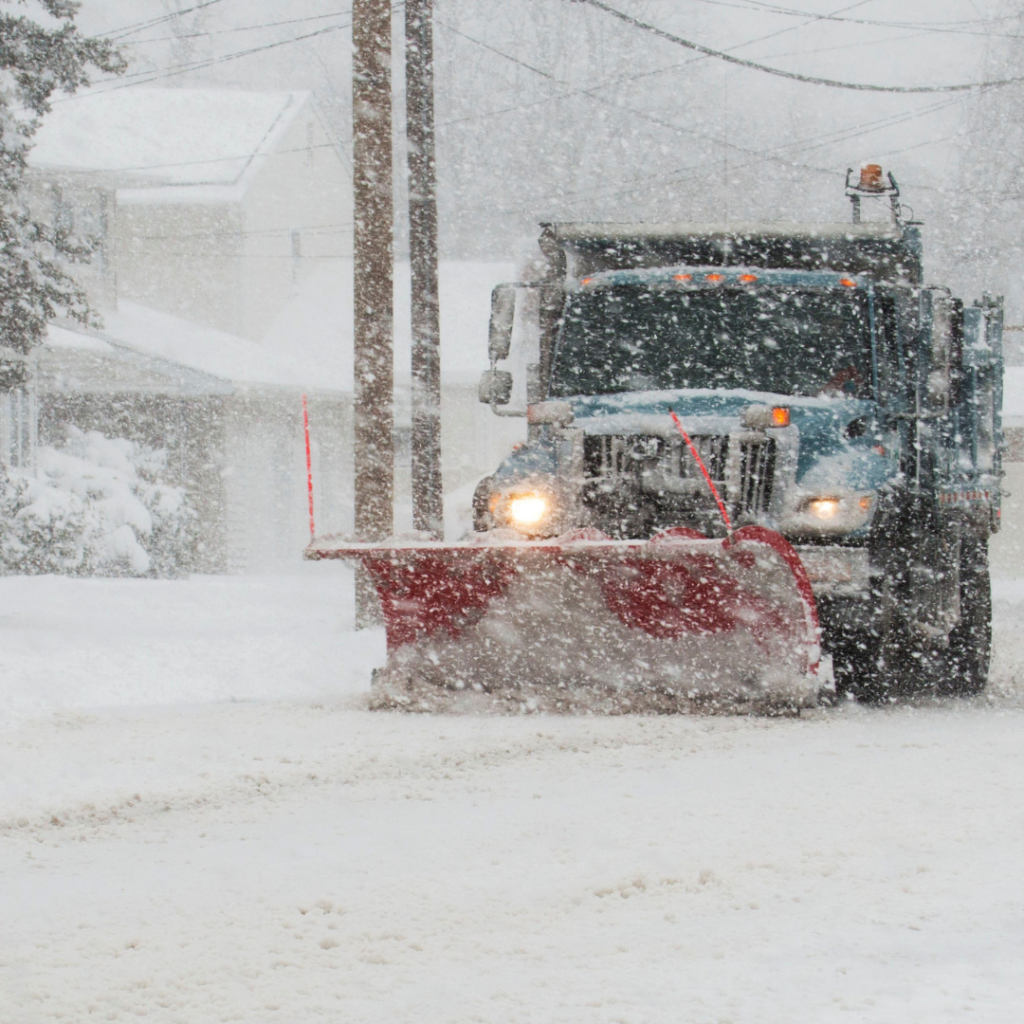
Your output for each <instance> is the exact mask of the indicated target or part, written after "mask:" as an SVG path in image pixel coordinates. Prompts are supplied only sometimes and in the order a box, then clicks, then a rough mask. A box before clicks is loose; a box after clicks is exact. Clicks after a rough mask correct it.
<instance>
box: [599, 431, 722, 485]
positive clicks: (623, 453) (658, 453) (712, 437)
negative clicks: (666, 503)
mask: <svg viewBox="0 0 1024 1024" xmlns="http://www.w3.org/2000/svg"><path fill="white" fill-rule="evenodd" d="M691 440H692V441H693V445H694V447H695V448H696V449H697V451H698V452H699V453H700V457H701V459H702V460H703V462H704V465H705V466H707V469H708V473H710V474H711V479H712V480H714V482H715V486H716V487H718V488H719V490H721V489H723V488H724V487H725V478H726V468H727V466H728V462H729V438H728V436H727V435H717V434H704V435H701V434H698V435H695V436H694V437H692V438H691ZM583 465H584V474H585V476H586V477H587V478H588V479H591V480H601V479H604V480H608V479H615V478H617V477H622V476H644V477H647V478H651V477H652V475H654V476H656V478H657V480H658V481H660V482H661V483H663V484H664V485H666V486H667V488H668V489H669V490H675V489H676V488H674V487H673V486H672V484H673V483H674V482H675V483H683V482H689V481H693V482H698V481H699V483H700V488H703V487H706V484H705V483H704V478H703V474H702V473H701V471H700V467H699V466H698V465H697V463H696V461H695V460H694V458H693V455H692V454H691V453H690V451H689V449H688V448H687V447H686V445H685V444H684V443H683V440H682V438H678V439H676V438H664V437H656V436H651V435H644V434H625V435H587V436H586V437H584V439H583ZM700 488H695V489H696V490H699V489H700ZM685 490H690V488H685Z"/></svg>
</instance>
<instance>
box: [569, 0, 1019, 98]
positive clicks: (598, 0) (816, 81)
mask: <svg viewBox="0 0 1024 1024" xmlns="http://www.w3.org/2000/svg"><path fill="white" fill-rule="evenodd" d="M577 2H578V3H584V4H589V5H590V6H591V7H596V8H597V9H598V10H599V11H604V12H605V13H606V14H610V15H611V16H612V17H613V18H618V19H619V21H623V22H625V23H626V24H627V25H632V26H633V27H634V28H639V29H642V30H643V31H645V32H650V33H651V34H652V35H656V36H658V37H659V38H661V39H665V40H668V41H669V42H671V43H675V44H676V45H677V46H683V47H686V49H688V50H693V51H695V52H696V53H702V54H704V56H706V57H715V58H717V59H718V60H723V61H726V62H727V63H729V64H736V65H737V66H739V67H744V68H750V69H752V70H754V71H762V72H764V73H765V74H768V75H775V76H777V77H779V78H787V79H789V80H790V81H793V82H803V83H805V84H807V85H824V86H827V87H829V88H832V89H852V90H854V91H856V92H888V93H944V92H945V93H948V92H967V91H969V90H972V89H992V88H998V87H1000V86H1004V85H1012V84H1014V83H1016V82H1022V81H1024V77H1016V78H1001V79H995V80H993V81H989V82H966V83H963V84H958V85H870V84H867V83H861V82H840V81H837V80H836V79H832V78H819V77H817V76H815V75H801V74H798V73H797V72H796V71H784V70H782V69H781V68H772V67H768V66H767V65H765V64H758V63H756V62H755V61H752V60H744V59H743V58H742V57H734V56H732V55H731V54H729V53H725V52H724V51H722V50H714V49H712V48H711V47H710V46H704V45H703V44H702V43H695V42H693V41H692V40H689V39H683V38H682V36H677V35H674V34H673V33H671V32H667V31H666V30H665V29H663V28H658V27H657V25H651V24H650V23H649V22H646V21H641V20H640V19H639V18H634V17H633V16H632V15H629V14H626V13H625V12H624V11H620V10H617V9H616V8H614V7H609V6H608V4H606V3H603V2H602V0H577Z"/></svg>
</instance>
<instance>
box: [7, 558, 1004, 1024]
mask: <svg viewBox="0 0 1024 1024" xmlns="http://www.w3.org/2000/svg"><path fill="white" fill-rule="evenodd" d="M348 579H349V578H348V575H347V571H346V570H345V569H344V568H342V567H338V566H328V565H320V566H305V567H303V571H302V572H297V573H295V574H294V575H288V576H278V577H274V578H244V577H243V578H239V577H235V578H195V579H191V580H188V581H170V582H166V581H160V582H152V581H143V580H64V579H50V578H37V579H23V578H5V579H0V680H2V681H0V723H2V725H0V922H2V925H0V1021H2V1022H4V1024H16V1022H17V1024H21V1022H37V1021H51V1020H64V1021H72V1022H79V1021H84V1020H92V1019H95V1020H115V1021H127V1020H135V1019H137V1018H140V1017H145V1018H146V1019H147V1020H152V1021H167V1022H181V1024H206V1022H213V1021H227V1020H240V1021H245V1022H247V1024H261V1022H264V1021H282V1022H292V1021H297V1022H303V1024H305V1022H310V1021H332V1022H333V1021H338V1022H346V1024H348V1022H359V1021H372V1022H388V1024H394V1022H416V1024H434V1022H459V1024H461V1022H468V1021H481V1022H488V1024H490V1022H494V1024H499V1022H500V1024H507V1022H531V1024H532V1022H537V1024H541V1022H544V1024H548V1022H581V1024H582V1022H587V1024H589V1022H600V1024H605V1022H608V1024H611V1022H628V1024H634V1022H636V1024H640V1022H652V1024H653V1022H658V1024H661V1022H667V1021H672V1022H677V1021H678V1022H695V1024H722V1022H727V1021H728V1022H732V1024H755V1022H756V1024H772V1022H779V1024H782V1022H785V1024H792V1022H808V1024H810V1022H815V1024H817V1022H823V1021H826V1022H827V1021H856V1022H878V1024H883V1022H884V1024H891V1022H921V1024H924V1022H929V1024H931V1022H936V1021H951V1020H957V1021H959V1020H964V1021H978V1022H981V1021H984V1022H986V1024H997V1022H1011V1021H1012V1022H1017V1021H1019V1020H1020V1017H1021V1013H1022V1009H1024V972H1022V971H1021V969H1020V964H1021V963H1022V962H1024V872H1022V871H1021V864H1022V863H1024V811H1022V806H1024V805H1022V802H1021V785H1022V781H1024V764H1022V760H1024V753H1022V751H1024V743H1022V738H1024V699H1022V698H1024V639H1022V638H1021V634H1020V630H1019V628H1018V626H1017V622H1018V621H1019V619H1020V616H1021V613H1022V612H1024V581H1022V582H1019V583H1018V582H1013V581H1002V582H1000V583H999V584H998V585H997V590H996V594H997V602H996V608H997V656H996V666H995V670H994V677H995V678H994V683H993V686H992V688H991V692H990V694H989V696H987V697H986V698H983V699H979V700H975V701H970V702H954V701H941V702H936V701H919V702H915V703H911V704H904V705H901V706H896V707H890V708H865V707H859V706H856V705H846V706H843V707H840V708H836V709H831V710H822V711H815V712H813V713H811V714H807V715H804V716H803V717H801V718H799V719H771V720H769V719H756V718H671V719H670V718H617V719H587V718H540V717H524V718H510V719H495V718H487V719H480V718H427V717H406V716H396V715H388V714H372V713H369V712H367V711H365V710H363V709H362V706H361V701H362V694H363V693H364V692H365V689H366V687H367V685H368V679H369V670H370V668H371V666H373V665H374V664H376V663H378V662H379V660H380V659H381V657H382V653H383V652H382V647H383V644H382V638H381V636H380V634H379V633H363V634H353V633H352V632H351V629H350V626H351V616H352V609H351V600H350V596H349V586H348Z"/></svg>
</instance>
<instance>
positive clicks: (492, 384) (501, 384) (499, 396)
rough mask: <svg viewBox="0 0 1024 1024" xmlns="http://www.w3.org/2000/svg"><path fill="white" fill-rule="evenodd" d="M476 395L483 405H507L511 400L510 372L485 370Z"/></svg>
mask: <svg viewBox="0 0 1024 1024" xmlns="http://www.w3.org/2000/svg"><path fill="white" fill-rule="evenodd" d="M477 396H478V397H479V399H480V401H481V402H483V403H484V404H485V405H508V403H509V402H510V401H511V400H512V374H511V373H509V372H508V370H485V371H484V375H483V376H482V377H481V378H480V388H479V391H478V392H477Z"/></svg>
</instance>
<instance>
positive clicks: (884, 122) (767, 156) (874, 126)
mask: <svg viewBox="0 0 1024 1024" xmlns="http://www.w3.org/2000/svg"><path fill="white" fill-rule="evenodd" d="M854 6H860V4H857V5H854ZM847 9H849V8H847ZM438 24H440V25H441V26H442V27H443V28H446V29H448V30H449V31H451V32H454V33H455V34H456V35H459V36H461V37H462V38H463V39H466V40H467V41H468V42H471V43H475V44H476V45H478V46H481V47H483V48H485V49H487V50H489V51H491V52H492V53H495V54H497V55H498V56H500V57H503V58H504V59H506V60H508V61H511V62H512V63H514V64H518V65H520V66H521V67H524V68H526V69H528V70H530V71H533V72H534V73H535V74H538V75H541V76H542V77H544V78H547V79H549V80H551V81H554V82H557V83H558V84H564V83H562V82H560V81H559V79H557V78H556V77H555V76H554V75H552V74H551V73H550V72H547V71H543V70H541V69H539V68H536V67H533V66H532V65H530V64H527V63H526V62H525V61H522V60H520V59H519V58H518V57H513V56H512V55H511V54H508V53H505V52H504V51H502V50H499V49H498V48H496V47H494V46H491V45H490V44H488V43H484V42H483V41H482V40H479V39H475V38H474V37H473V36H470V35H467V34H466V33H464V32H460V31H459V30H457V29H455V28H453V27H452V26H450V25H446V24H444V23H443V22H438ZM787 31H788V30H787ZM741 45H744V44H741ZM698 59H700V58H698ZM687 63H693V62H692V61H690V62H687ZM600 87H601V86H598V87H595V88H600ZM571 95H584V96H586V97H588V98H589V99H592V100H595V101H597V102H599V103H602V104H605V105H608V106H612V107H613V109H615V110H618V111H625V112H626V113H629V114H633V115H635V116H637V117H639V118H641V119H643V120H647V121H650V122H652V123H653V124H655V125H658V126H659V127H662V128H666V129H669V130H671V131H674V132H677V133H679V134H686V135H690V136H693V137H694V138H698V139H701V140H702V141H705V142H710V143H712V144H713V145H717V146H721V147H724V148H729V149H733V150H736V151H738V152H741V153H745V154H747V155H752V156H755V157H757V158H758V159H759V160H761V159H764V160H770V161H773V162H776V163H782V164H784V165H785V166H787V167H791V168H792V167H797V168H805V169H809V170H813V171H815V172H817V173H820V174H828V175H830V176H833V177H835V176H836V172H835V171H830V170H828V169H827V168H819V167H813V166H811V165H808V164H793V163H792V162H791V161H789V160H787V159H785V158H783V157H781V156H779V155H776V154H779V153H781V152H782V151H783V150H786V149H792V148H793V147H795V146H803V147H804V148H805V151H806V150H809V149H817V148H821V147H822V146H825V145H833V144H838V143H840V142H845V141H847V140H848V139H850V138H856V137H857V136H858V135H861V134H869V133H870V132H871V131H875V130H878V129H879V128H883V127H891V126H893V125H895V124H900V123H903V122H904V121H909V120H914V119H915V118H917V117H922V116H926V115H927V114H929V113H935V112H937V111H939V110H943V109H946V108H947V107H950V106H954V105H956V104H957V103H960V102H962V99H961V97H954V98H952V99H947V100H942V101H938V102H936V103H933V104H932V105H931V106H929V107H926V108H925V109H924V110H921V111H916V112H914V113H912V114H909V113H908V114H904V115H889V116H888V117H884V118H880V119H878V120H877V121H869V122H865V123H863V124H861V125H853V126H850V127H849V128H846V129H840V130H838V131H835V132H828V133H825V134H823V135H820V136H812V137H811V138H809V139H803V140H796V141H794V142H790V143H786V144H784V145H782V146H779V147H776V148H775V149H774V150H754V149H750V148H749V147H746V146H740V145H738V144H736V143H731V142H728V141H726V140H725V139H719V138H716V137H714V136H709V135H704V134H702V133H700V132H696V131H694V130H693V129H689V128H684V127H682V126H681V125H676V124H673V123H672V122H669V121H664V120H662V119H660V118H656V117H654V116H652V115H651V114H649V113H648V112H646V111H642V110H637V109H635V108H632V107H627V106H622V105H621V104H618V103H611V102H610V101H607V100H604V99H603V98H602V97H600V96H597V95H595V94H594V92H593V90H592V89H582V90H577V91H575V92H574V93H566V94H563V95H562V96H556V97H551V98H549V99H548V100H543V101H539V102H550V101H552V100H553V101H558V100H561V99H565V98H567V97H568V96H571ZM534 105H536V104H529V106H534ZM512 109H515V108H512ZM493 113H498V112H493ZM462 120H468V119H462ZM446 123H447V124H452V123H457V122H446ZM858 129H865V131H858ZM837 135H841V136H843V137H842V138H834V136H837ZM822 140H823V141H822ZM933 141H935V140H933ZM939 141H942V140H939ZM809 143H815V145H809ZM926 144H928V143H923V144H922V145H926ZM909 148H911V149H914V148H919V147H917V146H913V147H909ZM896 152H901V151H899V150H897V151H896ZM705 166H706V162H703V163H700V164H695V165H692V166H690V167H686V168H682V169H677V170H676V171H673V172H672V173H671V174H668V175H662V176H657V177H655V178H651V177H650V176H644V177H643V178H642V179H634V180H643V181H644V182H645V183H647V184H648V185H649V186H650V185H653V184H655V183H661V182H662V181H668V180H672V179H674V178H677V177H679V176H680V175H682V174H685V173H689V172H690V171H693V170H699V169H702V168H703V167H705ZM747 166H753V163H748V164H743V165H741V167H740V168H737V169H742V168H744V167H747ZM633 191H637V189H615V190H606V191H605V192H601V191H600V190H594V189H592V188H590V189H586V190H585V192H583V193H582V197H585V198H587V199H592V198H594V197H595V196H602V195H612V196H614V195H621V194H624V193H628V192H633ZM574 194H577V193H576V192H569V193H565V192H561V193H558V194H557V195H556V196H555V197H554V198H558V199H561V200H563V201H565V197H566V195H574ZM582 197H581V200H576V202H578V201H582ZM568 202H569V203H570V204H572V203H573V202H574V200H571V199H570V200H568ZM523 209H525V207H515V208H502V211H501V212H520V211H521V210H523Z"/></svg>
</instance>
